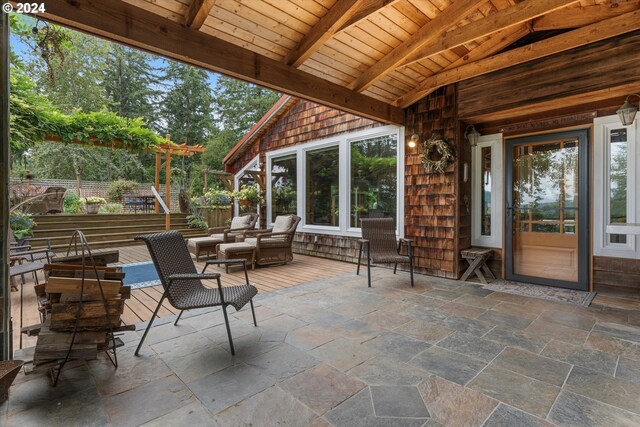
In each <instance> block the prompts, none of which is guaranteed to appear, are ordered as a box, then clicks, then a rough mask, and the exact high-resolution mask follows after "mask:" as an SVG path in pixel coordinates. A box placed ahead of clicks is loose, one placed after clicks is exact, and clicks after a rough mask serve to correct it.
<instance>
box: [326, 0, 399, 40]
mask: <svg viewBox="0 0 640 427" xmlns="http://www.w3.org/2000/svg"><path fill="white" fill-rule="evenodd" d="M398 1H400V0H368V1H367V2H365V4H364V5H363V6H362V7H361V8H360V10H358V11H357V12H356V13H355V15H353V16H352V17H351V19H349V20H348V21H347V22H345V23H344V24H343V25H342V27H340V28H339V29H338V31H336V32H337V33H339V32H341V31H344V30H346V29H347V28H349V27H351V26H353V25H356V24H357V23H358V22H360V21H363V20H365V19H367V18H368V17H369V15H372V14H374V13H375V12H377V11H378V10H380V9H382V8H383V7H385V6H390V5H392V4H394V3H397V2H398Z"/></svg>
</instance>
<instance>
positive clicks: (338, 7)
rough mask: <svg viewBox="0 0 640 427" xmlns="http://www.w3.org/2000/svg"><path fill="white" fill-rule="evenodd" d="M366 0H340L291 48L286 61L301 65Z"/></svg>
mask: <svg viewBox="0 0 640 427" xmlns="http://www.w3.org/2000/svg"><path fill="white" fill-rule="evenodd" d="M365 1H366V0H340V1H339V2H337V3H336V4H335V5H334V6H333V7H332V8H331V9H329V11H328V12H327V14H326V15H324V16H323V17H322V18H320V21H318V23H317V24H316V25H314V26H313V28H311V31H309V32H308V33H307V34H306V35H305V36H304V37H303V38H302V40H300V42H298V44H297V45H296V47H295V48H293V49H291V51H290V52H289V54H288V55H287V57H286V58H285V61H284V62H285V63H286V64H288V65H292V66H294V67H299V66H300V65H302V63H303V62H304V61H306V60H307V59H308V58H309V57H310V56H311V55H313V53H314V52H315V51H316V50H318V49H319V48H320V46H322V45H323V44H324V43H325V42H326V41H327V40H329V39H330V38H331V37H333V35H334V34H335V33H336V32H337V31H338V29H339V28H340V27H342V26H343V25H344V24H345V23H346V22H347V21H348V20H349V19H351V18H352V17H353V16H354V15H355V14H356V12H358V10H360V8H361V7H362V6H363V5H364V3H365Z"/></svg>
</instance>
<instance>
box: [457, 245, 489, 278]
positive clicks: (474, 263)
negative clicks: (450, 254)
mask: <svg viewBox="0 0 640 427" xmlns="http://www.w3.org/2000/svg"><path fill="white" fill-rule="evenodd" d="M492 252H493V251H492V250H491V249H486V248H469V249H464V250H463V251H461V252H460V255H462V258H464V259H466V260H467V262H468V263H469V268H467V271H465V272H464V274H463V275H462V277H461V278H460V280H462V281H464V280H467V279H468V278H469V276H471V275H472V274H474V273H475V275H476V276H478V279H480V281H481V282H482V283H484V284H485V285H486V284H487V279H486V278H485V277H484V276H485V274H486V275H487V277H488V278H489V279H495V276H494V275H493V273H492V272H491V270H490V269H489V266H488V265H487V260H488V259H489V258H490V257H491V253H492ZM483 271H484V274H483Z"/></svg>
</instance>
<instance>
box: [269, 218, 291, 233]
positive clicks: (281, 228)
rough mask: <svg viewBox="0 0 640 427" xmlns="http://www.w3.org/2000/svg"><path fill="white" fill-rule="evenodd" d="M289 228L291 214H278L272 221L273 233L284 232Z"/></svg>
mask: <svg viewBox="0 0 640 427" xmlns="http://www.w3.org/2000/svg"><path fill="white" fill-rule="evenodd" d="M290 228H291V215H279V216H277V217H276V220H275V222H274V223H273V229H272V230H271V231H272V232H273V233H284V232H286V231H289V229H290Z"/></svg>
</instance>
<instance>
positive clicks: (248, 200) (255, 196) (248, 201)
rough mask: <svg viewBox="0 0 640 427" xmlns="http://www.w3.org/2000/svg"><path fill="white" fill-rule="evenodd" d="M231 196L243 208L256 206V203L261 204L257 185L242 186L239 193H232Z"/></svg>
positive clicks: (260, 195) (260, 192)
mask: <svg viewBox="0 0 640 427" xmlns="http://www.w3.org/2000/svg"><path fill="white" fill-rule="evenodd" d="M233 196H234V197H235V198H236V199H237V200H238V203H239V204H240V205H243V206H247V205H252V206H257V205H258V203H261V202H262V191H261V190H260V186H259V185H258V184H254V185H243V186H242V187H240V190H239V191H235V192H234V193H233Z"/></svg>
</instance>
